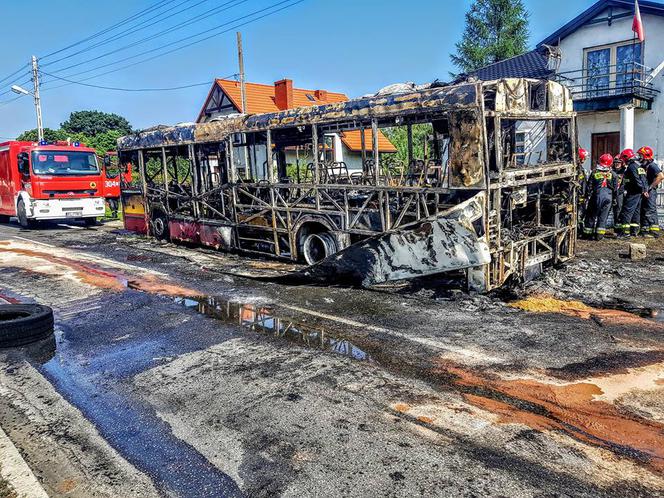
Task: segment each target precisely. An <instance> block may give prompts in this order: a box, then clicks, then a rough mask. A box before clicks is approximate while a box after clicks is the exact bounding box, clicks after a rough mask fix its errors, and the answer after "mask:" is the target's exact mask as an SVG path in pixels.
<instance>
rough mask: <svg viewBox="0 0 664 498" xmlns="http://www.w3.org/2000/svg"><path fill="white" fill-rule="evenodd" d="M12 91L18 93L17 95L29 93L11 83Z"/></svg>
mask: <svg viewBox="0 0 664 498" xmlns="http://www.w3.org/2000/svg"><path fill="white" fill-rule="evenodd" d="M12 92H14V93H18V94H19V95H30V92H28V91H27V90H26V89H25V88H22V87H20V86H18V85H12Z"/></svg>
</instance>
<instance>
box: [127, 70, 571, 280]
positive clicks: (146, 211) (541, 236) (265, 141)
mask: <svg viewBox="0 0 664 498" xmlns="http://www.w3.org/2000/svg"><path fill="white" fill-rule="evenodd" d="M420 124H427V125H428V126H429V129H430V132H431V133H430V137H429V140H430V142H431V147H430V150H431V151H432V153H431V156H432V157H430V158H420V159H419V160H418V159H415V158H414V152H413V144H412V127H413V126H415V125H420ZM399 126H402V127H405V128H406V130H407V136H408V159H409V161H408V162H409V164H408V167H407V168H406V169H405V170H402V172H401V174H400V175H394V174H390V172H389V171H388V169H387V168H386V167H384V165H383V163H382V160H383V157H381V155H380V154H379V147H378V131H379V130H381V129H383V128H391V127H399ZM575 126H576V118H575V114H574V112H573V107H572V101H571V97H570V93H569V91H568V90H567V89H566V88H565V87H564V86H562V85H560V84H558V83H555V82H551V81H540V80H529V79H507V80H499V81H492V82H473V83H465V84H460V85H455V86H448V87H441V88H430V89H427V90H421V91H415V92H410V93H400V94H392V95H380V96H375V97H369V98H362V99H357V100H352V101H348V102H342V103H338V104H329V105H323V106H316V107H306V108H299V109H294V110H289V111H284V112H280V113H273V114H261V115H234V116H229V117H225V118H220V119H218V120H215V121H212V122H209V123H203V124H186V125H178V126H175V127H157V128H154V129H151V130H146V131H144V132H141V133H138V134H135V135H131V136H127V137H123V138H122V139H120V140H119V143H118V151H119V154H120V160H121V162H122V163H123V164H125V163H133V164H138V171H139V176H140V178H141V181H140V182H139V184H138V185H137V186H134V188H133V189H132V188H125V190H124V195H123V199H124V202H125V206H126V224H127V227H128V228H130V229H135V230H137V231H147V232H149V233H151V234H152V235H155V236H157V237H162V238H164V237H170V238H172V239H175V240H179V241H187V242H193V243H198V244H203V245H206V246H210V247H214V248H217V249H223V250H236V251H242V252H247V253H260V254H268V255H271V256H274V257H277V258H283V259H288V260H301V259H303V258H304V259H306V261H307V262H308V263H310V264H313V263H315V264H314V265H313V266H311V267H310V268H309V269H308V270H307V271H306V272H305V273H306V275H307V276H308V277H310V278H314V279H316V278H320V279H323V280H324V279H326V278H328V277H329V275H330V274H334V276H335V278H336V279H337V280H339V281H343V280H347V281H349V282H353V283H360V284H362V285H373V284H376V283H382V282H386V281H392V280H399V279H405V278H413V277H418V276H424V275H432V274H438V273H446V272H462V274H463V275H464V276H465V278H466V279H467V283H468V286H469V287H470V288H473V289H477V290H481V291H488V290H491V289H494V288H497V287H500V286H502V285H503V284H504V283H505V282H507V281H508V280H509V279H510V278H516V279H524V278H526V277H527V275H528V274H529V273H532V272H533V271H535V272H536V271H538V270H540V269H541V268H542V266H543V265H546V264H553V263H557V262H561V261H565V260H567V259H568V258H570V257H572V256H573V254H574V251H575V244H576V222H575V220H576V185H575V171H576V166H575V164H576V162H577V144H576V128H575ZM353 130H360V133H361V137H362V149H363V153H362V157H363V161H362V171H361V172H357V173H355V174H352V175H350V174H348V171H347V169H346V166H345V165H344V164H339V163H332V164H328V163H326V162H325V137H326V136H328V135H330V134H343V133H347V132H349V131H353ZM523 130H525V131H523ZM525 137H528V138H525ZM302 150H307V151H309V152H308V153H309V154H310V163H307V164H306V165H304V168H302V167H301V165H300V164H299V163H298V164H297V168H296V171H294V170H293V168H292V166H290V165H289V163H288V159H287V156H288V155H292V154H293V151H302ZM302 176H304V178H302ZM136 187H137V188H136Z"/></svg>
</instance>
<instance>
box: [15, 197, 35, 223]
mask: <svg viewBox="0 0 664 498" xmlns="http://www.w3.org/2000/svg"><path fill="white" fill-rule="evenodd" d="M16 217H17V218H18V224H19V225H21V226H22V227H23V228H34V227H35V226H37V222H36V221H35V220H31V219H30V218H28V212H27V210H26V209H25V203H24V202H23V199H21V200H19V201H18V206H16Z"/></svg>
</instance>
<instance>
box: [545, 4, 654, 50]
mask: <svg viewBox="0 0 664 498" xmlns="http://www.w3.org/2000/svg"><path fill="white" fill-rule="evenodd" d="M639 6H640V8H641V14H654V15H658V16H664V4H662V3H660V2H652V1H648V0H639ZM609 7H617V8H621V9H627V10H628V11H629V12H634V0H599V2H596V3H595V4H593V5H592V6H591V7H589V8H588V9H586V10H585V11H583V12H582V13H581V14H579V15H578V16H577V17H575V18H574V19H572V20H571V21H570V22H568V23H567V24H565V25H564V26H563V27H561V28H560V29H559V30H557V31H556V32H555V33H552V34H551V35H549V36H548V37H546V38H545V39H544V40H542V41H541V42H540V43H539V44H538V45H537V46H538V47H541V46H542V45H557V44H558V41H559V40H562V39H563V38H565V37H567V36H569V35H570V34H572V33H573V32H574V31H576V30H577V29H579V28H580V27H581V26H583V25H584V24H586V23H587V22H589V21H592V20H593V19H594V18H595V17H597V16H598V15H599V14H601V13H602V12H603V11H604V10H606V9H607V8H609ZM630 15H631V14H630Z"/></svg>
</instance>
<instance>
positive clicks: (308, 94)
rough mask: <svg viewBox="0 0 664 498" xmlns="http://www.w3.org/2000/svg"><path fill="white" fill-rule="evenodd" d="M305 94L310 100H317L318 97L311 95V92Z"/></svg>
mask: <svg viewBox="0 0 664 498" xmlns="http://www.w3.org/2000/svg"><path fill="white" fill-rule="evenodd" d="M305 95H306V96H307V98H308V99H309V100H310V101H312V102H316V98H315V97H314V96H313V95H311V94H310V93H307V94H305Z"/></svg>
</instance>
